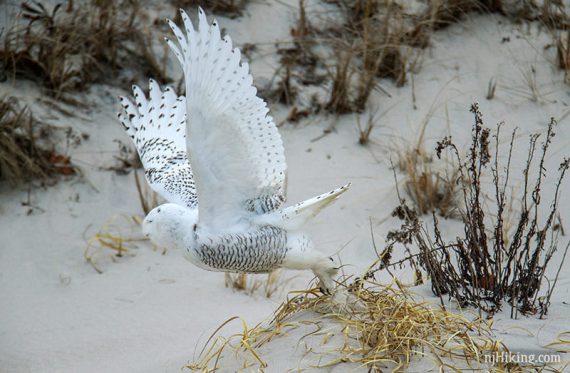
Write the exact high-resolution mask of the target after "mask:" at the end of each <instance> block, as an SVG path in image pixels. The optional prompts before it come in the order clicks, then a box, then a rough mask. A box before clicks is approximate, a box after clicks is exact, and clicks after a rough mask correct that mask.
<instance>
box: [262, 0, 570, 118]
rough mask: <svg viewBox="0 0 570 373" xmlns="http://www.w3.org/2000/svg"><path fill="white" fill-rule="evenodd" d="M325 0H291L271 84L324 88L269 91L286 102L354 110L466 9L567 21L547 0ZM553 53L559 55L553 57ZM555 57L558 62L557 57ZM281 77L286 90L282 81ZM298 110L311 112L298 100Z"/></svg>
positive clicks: (534, 95)
mask: <svg viewBox="0 0 570 373" xmlns="http://www.w3.org/2000/svg"><path fill="white" fill-rule="evenodd" d="M328 3H329V4H332V5H333V6H332V7H329V8H328V9H327V12H326V13H327V14H326V15H324V16H323V15H321V14H319V13H317V12H316V11H313V12H309V11H308V10H307V7H306V2H305V1H304V0H300V1H299V16H298V18H297V20H296V22H295V25H294V26H293V27H292V29H291V36H292V41H291V42H290V43H288V44H287V47H282V46H281V45H280V46H279V47H278V53H280V54H281V55H282V58H281V67H280V68H279V71H285V68H286V71H287V74H286V79H282V80H281V81H279V82H278V84H279V85H280V86H279V87H278V89H277V91H279V92H287V91H297V92H302V91H303V90H307V89H309V90H311V89H312V88H311V87H320V88H323V87H325V89H326V92H325V93H323V95H321V97H319V99H318V100H316V101H311V102H309V100H303V97H301V98H299V99H297V100H296V99H295V97H293V96H292V95H285V96H283V95H276V96H274V99H277V100H278V101H280V102H283V103H285V104H287V105H305V106H307V105H309V106H315V108H321V107H323V108H325V109H326V110H328V111H329V112H331V113H334V114H347V113H353V112H362V111H364V110H365V109H366V108H367V105H368V101H369V97H370V95H371V93H372V92H374V91H375V90H378V91H382V88H381V87H380V85H379V79H382V78H384V79H390V80H391V81H393V82H394V84H395V85H396V86H398V87H400V86H403V85H404V84H406V83H407V82H408V80H409V78H410V72H416V71H417V70H418V69H419V67H420V63H421V56H422V53H423V49H425V48H426V47H428V46H429V45H430V40H431V36H432V34H433V33H434V32H436V31H437V30H441V29H443V28H445V27H447V26H449V25H451V24H454V23H457V22H459V21H460V20H461V19H463V18H464V16H465V15H466V14H469V13H474V12H479V13H499V14H501V15H503V16H505V17H510V19H512V20H513V21H515V22H520V21H538V22H541V23H542V24H544V25H546V26H547V27H548V28H550V29H551V30H567V29H568V28H569V27H570V26H569V25H568V16H567V13H568V12H567V11H565V8H564V4H562V3H559V2H554V1H545V2H544V4H543V6H540V7H539V6H536V5H535V4H534V2H532V1H524V2H521V3H524V4H523V5H521V4H520V3H517V2H509V3H508V4H507V3H505V2H503V1H501V0H440V1H429V2H427V4H426V7H423V8H421V7H409V6H407V4H405V2H402V1H398V0H396V1H385V0H335V1H330V2H328ZM335 7H336V9H335ZM333 12H336V14H335V16H334V17H333V16H330V13H333ZM321 18H322V19H324V20H321ZM309 19H310V20H311V21H310V22H309ZM566 44H567V43H566ZM564 45H565V44H564V43H558V50H559V56H565V55H566V54H567V53H566V52H567V48H565V47H564ZM560 51H562V52H563V53H562V54H560ZM559 61H566V59H565V58H562V59H560V58H559ZM561 65H563V66H564V67H563V68H565V69H566V67H565V66H566V64H565V63H564V62H562V63H561ZM523 78H524V79H525V81H526V82H527V85H528V87H529V88H530V89H531V95H530V96H529V97H530V99H533V100H537V99H538V98H539V96H538V91H537V90H536V89H535V88H536V87H535V86H536V82H535V80H536V79H535V77H534V76H533V73H532V72H531V74H530V75H529V74H528V73H525V74H524V76H523ZM283 83H286V85H285V86H286V87H287V90H283V89H282V88H283ZM299 86H307V87H308V88H304V89H300V88H299ZM495 88H496V85H495V83H493V82H490V85H489V91H488V98H489V99H492V98H493V97H494V94H495ZM525 90H526V88H525ZM384 92H385V91H384ZM300 96H302V95H300ZM283 97H286V98H287V99H285V100H283ZM269 98H270V97H269ZM291 98H292V99H291ZM298 111H301V112H308V113H311V112H318V110H316V109H315V110H311V109H307V108H306V107H301V108H299V109H298Z"/></svg>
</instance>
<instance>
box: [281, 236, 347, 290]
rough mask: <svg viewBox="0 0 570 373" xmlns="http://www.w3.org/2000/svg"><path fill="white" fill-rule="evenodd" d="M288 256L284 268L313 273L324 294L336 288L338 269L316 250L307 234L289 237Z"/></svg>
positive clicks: (330, 260) (330, 259) (329, 259)
mask: <svg viewBox="0 0 570 373" xmlns="http://www.w3.org/2000/svg"><path fill="white" fill-rule="evenodd" d="M287 246H288V247H287V249H288V250H287V254H286V255H285V260H284V262H283V264H282V266H283V268H289V269H299V270H303V269H304V270H307V269H310V270H312V271H313V273H314V274H315V276H317V278H318V279H319V288H320V289H321V291H322V292H323V293H324V294H331V293H332V291H333V290H334V288H335V283H334V280H333V278H334V276H335V275H336V274H337V272H338V268H337V266H336V264H335V263H334V261H333V260H332V258H330V257H328V256H326V255H325V254H323V253H321V252H319V251H317V250H315V249H314V248H313V244H312V242H311V241H310V239H309V238H308V237H307V236H306V235H305V234H301V233H298V234H290V235H289V236H288V237H287Z"/></svg>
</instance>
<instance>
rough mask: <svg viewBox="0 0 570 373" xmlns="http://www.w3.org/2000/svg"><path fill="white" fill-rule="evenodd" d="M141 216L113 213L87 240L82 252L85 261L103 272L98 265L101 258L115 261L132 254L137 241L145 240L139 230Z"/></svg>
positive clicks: (99, 271)
mask: <svg viewBox="0 0 570 373" xmlns="http://www.w3.org/2000/svg"><path fill="white" fill-rule="evenodd" d="M141 223H142V218H141V217H140V216H138V215H132V216H127V215H114V216H112V217H111V218H110V219H109V220H108V221H106V222H105V224H104V225H103V226H102V227H101V228H100V229H99V231H98V232H97V233H96V234H95V235H93V236H92V237H91V238H90V239H89V240H88V241H87V247H86V248H85V251H84V252H83V257H84V258H85V261H87V263H89V264H90V265H91V266H92V267H93V269H95V271H97V272H98V273H103V270H102V269H101V267H100V266H99V262H100V261H101V259H110V260H111V261H113V262H116V261H117V260H119V259H120V258H122V257H125V256H129V255H133V251H132V250H133V249H134V248H136V247H137V243H139V242H143V241H146V240H147V239H146V238H145V237H143V235H142V232H141V231H140V225H141Z"/></svg>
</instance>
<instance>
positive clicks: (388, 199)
mask: <svg viewBox="0 0 570 373" xmlns="http://www.w3.org/2000/svg"><path fill="white" fill-rule="evenodd" d="M292 4H296V2H293V1H290V2H288V3H281V2H279V3H269V4H268V3H257V2H255V3H254V4H252V5H251V6H249V7H248V9H247V12H246V14H245V16H244V17H242V18H239V19H237V20H228V19H225V18H222V17H218V18H219V19H220V21H221V22H222V24H223V25H225V26H226V27H227V28H228V32H229V33H230V34H231V35H232V38H233V40H234V41H235V42H236V44H238V45H240V44H243V43H246V42H247V43H258V44H260V45H261V46H262V51H264V50H267V51H268V52H267V53H259V55H258V56H257V57H255V56H254V61H253V63H252V72H253V75H254V77H255V78H256V79H261V80H263V79H269V78H270V77H271V74H272V73H273V71H274V68H275V63H276V61H275V59H274V56H272V55H271V53H270V51H271V48H272V45H273V43H274V42H275V41H278V40H287V39H288V38H289V25H290V24H291V21H292V20H293V19H294V14H295V5H292ZM157 13H160V10H157ZM535 26H536V25H533V26H532V27H530V28H528V27H523V26H516V25H512V24H510V23H509V22H508V21H506V20H504V19H501V18H499V17H495V16H474V17H470V18H468V19H466V20H465V21H464V22H462V23H460V24H458V25H454V26H452V27H450V28H448V29H446V30H445V31H441V32H438V33H436V34H435V36H434V38H433V46H432V47H431V48H430V49H429V50H428V51H426V53H425V56H424V59H423V61H422V67H421V69H420V71H419V72H418V73H417V74H416V75H415V76H414V87H415V97H416V105H417V109H413V103H412V87H411V84H407V85H406V86H405V87H403V88H396V87H395V86H394V85H393V84H392V83H390V82H388V81H382V82H381V85H382V87H383V88H384V89H385V90H387V91H388V92H389V93H390V95H391V97H388V96H386V95H385V94H384V93H381V92H375V93H374V94H373V96H372V97H371V101H372V103H373V104H374V105H376V106H377V107H379V113H381V115H380V116H379V117H378V118H377V127H376V128H375V129H374V131H373V133H372V136H371V139H372V141H371V143H370V144H369V146H367V147H363V146H360V145H359V144H358V142H357V139H358V130H357V127H356V122H355V116H354V115H349V116H345V117H342V118H340V119H337V118H334V117H330V116H324V115H322V116H318V117H314V118H311V119H309V120H306V121H304V122H301V123H300V124H297V125H291V124H285V125H283V126H281V128H280V132H281V134H282V136H283V141H284V144H285V150H286V156H287V162H288V167H289V175H288V186H289V195H288V200H289V201H290V202H291V203H294V202H297V201H299V200H301V199H304V198H308V197H312V196H313V195H316V194H318V193H321V192H324V191H327V190H329V189H331V187H336V186H339V185H342V184H343V183H345V182H347V181H351V182H352V183H353V186H352V188H351V190H350V191H349V192H348V193H346V194H345V195H343V197H342V198H341V199H340V200H339V201H338V202H337V203H336V204H335V205H333V206H332V207H330V208H328V209H327V210H325V211H324V212H322V213H321V215H320V216H319V217H318V218H316V219H315V220H314V221H313V222H312V223H311V224H310V225H309V226H308V227H307V230H308V231H309V232H310V233H311V234H312V236H313V238H314V240H315V242H316V245H317V247H319V249H320V250H322V251H324V252H326V253H328V254H331V255H333V254H335V253H337V252H339V251H340V253H339V255H340V258H341V259H342V261H343V263H345V264H346V267H345V271H346V273H348V274H359V273H361V272H362V271H363V270H365V269H366V267H367V266H368V265H369V264H370V263H371V262H372V261H373V260H374V259H375V257H376V255H375V253H374V250H373V249H372V245H371V236H370V222H372V227H373V230H374V233H375V238H376V240H377V244H378V245H382V243H383V239H382V238H383V237H384V236H385V235H386V233H387V232H388V230H389V229H390V228H391V227H393V226H394V225H395V224H397V222H394V221H392V220H389V219H387V218H388V217H389V215H390V211H391V210H392V209H393V208H394V207H395V206H396V204H397V197H396V190H395V183H394V180H393V176H392V171H391V170H390V168H389V159H390V157H391V156H394V154H395V150H396V149H399V148H402V146H404V145H405V144H409V143H410V141H413V140H414V139H416V138H417V136H418V131H419V129H420V126H421V124H422V122H423V121H424V120H425V119H426V118H427V119H428V120H429V122H428V125H427V139H426V148H427V149H431V148H433V144H434V143H435V141H436V140H438V139H439V138H441V137H442V136H444V135H447V134H451V135H452V136H453V137H454V139H455V140H456V142H457V143H458V144H459V145H462V146H467V144H468V143H469V136H470V128H471V125H472V117H471V114H470V113H469V112H468V109H469V106H470V104H471V103H472V102H474V101H479V102H480V105H481V109H482V111H483V114H484V118H485V120H486V123H487V124H488V125H493V124H494V123H497V122H499V121H505V123H506V124H505V127H504V128H505V131H504V132H503V133H504V135H505V139H507V137H508V132H509V130H510V129H512V128H514V127H519V128H520V136H519V140H520V141H518V142H517V150H516V156H517V159H522V158H521V157H523V156H524V155H525V152H526V141H527V140H526V139H527V136H528V134H529V133H531V132H533V131H536V130H541V129H545V127H546V124H547V123H548V121H549V118H550V117H554V118H557V119H558V121H559V129H558V133H557V136H556V140H555V142H554V144H553V148H552V149H553V151H552V152H551V153H550V157H549V158H548V160H547V168H548V169H549V170H555V169H556V168H557V165H558V164H559V162H560V160H561V159H562V157H563V156H566V155H568V151H567V149H568V146H569V145H570V130H569V128H568V127H569V126H570V118H569V116H568V114H569V113H570V106H569V104H570V90H569V88H568V86H565V85H564V84H563V82H562V81H563V76H562V73H561V72H560V71H558V70H556V68H555V66H554V59H555V54H554V50H553V49H551V50H544V46H545V45H546V44H548V43H549V37H548V35H547V34H546V33H544V32H540V31H539V30H538V28H537V27H535ZM505 37H509V38H510V41H508V42H502V40H503V38H505ZM530 66H533V67H534V69H535V70H536V81H537V90H538V93H539V95H538V98H537V100H536V101H532V100H531V99H530V96H529V95H530V91H529V88H528V86H526V85H525V83H524V79H523V78H522V76H523V74H524V72H525V71H528V70H529V69H530ZM492 77H494V78H495V79H497V81H498V86H497V92H496V97H495V99H493V100H491V101H488V100H485V96H486V93H487V86H488V82H489V79H490V78H492ZM125 88H126V87H125ZM4 94H9V95H14V96H16V97H20V98H22V99H24V100H25V102H28V103H29V104H30V105H31V106H32V107H34V109H35V110H37V112H38V113H40V115H39V116H40V118H41V119H46V120H48V121H49V122H50V123H54V124H57V125H61V126H65V125H71V126H73V128H74V129H76V130H77V131H79V132H85V133H88V134H89V135H90V138H89V140H87V141H84V142H83V143H82V144H81V145H80V146H79V147H77V148H74V149H72V150H71V151H70V154H71V157H72V159H73V160H74V161H75V162H76V163H77V164H78V165H79V166H80V167H81V169H82V170H83V172H84V174H85V180H86V181H78V180H76V179H73V180H70V181H64V182H60V183H59V184H57V185H55V186H51V187H47V188H35V189H33V190H32V192H31V201H32V204H33V205H34V206H37V208H34V209H32V210H31V213H30V214H29V211H30V208H29V207H27V206H23V205H22V202H23V201H25V200H27V198H28V194H27V191H26V190H23V189H17V190H9V188H7V187H3V189H2V194H0V237H2V243H0V304H1V306H0V371H2V372H38V371H42V372H129V371H137V372H173V371H179V370H180V368H181V367H182V366H183V365H184V364H186V363H187V362H188V361H190V360H192V357H193V354H194V353H195V350H196V349H197V348H198V347H201V346H202V344H203V343H204V342H205V340H206V339H207V338H208V337H209V335H210V334H211V333H212V331H213V330H214V329H215V328H216V327H217V326H218V325H219V324H220V323H222V322H223V321H225V320H226V319H228V318H230V317H232V316H235V315H237V316H240V317H242V318H244V319H245V320H246V321H247V322H250V323H257V322H259V321H261V320H264V319H266V318H267V317H269V316H270V315H271V314H272V312H273V311H274V310H275V308H276V307H277V306H278V305H279V304H280V303H281V301H282V300H283V299H284V295H283V292H281V293H278V294H275V295H274V296H273V297H272V298H270V299H267V298H265V297H263V296H262V295H261V294H257V295H255V296H253V297H251V296H248V295H245V294H243V293H241V292H236V291H233V290H231V289H228V288H226V287H225V286H224V279H223V275H221V274H219V273H210V272H205V271H202V270H200V269H198V268H196V267H194V266H192V265H190V264H189V263H188V262H186V261H185V260H184V259H183V257H182V255H181V254H180V253H177V252H170V251H169V252H167V253H166V254H164V255H163V253H162V252H161V251H158V250H155V249H153V248H152V247H151V246H150V244H148V243H146V242H144V243H141V244H138V245H137V246H138V247H137V248H134V249H131V250H130V251H129V254H130V255H127V256H126V257H123V258H120V259H119V260H116V261H111V260H110V259H109V256H103V257H101V258H100V260H99V262H98V264H99V267H100V268H101V270H102V271H103V273H102V274H99V273H97V272H96V271H95V270H94V269H93V268H92V267H91V266H90V265H89V264H87V263H86V262H85V260H84V257H83V254H84V250H85V248H86V245H87V240H88V239H89V238H90V237H92V236H93V235H94V234H95V233H96V231H97V230H98V229H99V227H101V226H103V225H104V224H105V222H107V221H108V220H109V219H110V218H112V217H113V216H116V215H120V214H125V215H133V214H140V213H141V210H140V207H139V202H138V196H137V193H136V189H135V185H134V180H133V176H132V174H131V175H127V176H121V175H117V174H115V173H113V172H110V171H106V170H103V169H102V167H106V166H109V165H112V164H113V162H114V161H113V156H114V155H116V149H117V146H116V144H115V143H114V142H113V140H114V139H120V140H121V141H123V142H125V143H127V141H128V138H127V136H126V134H125V133H123V130H122V128H121V126H120V125H119V123H118V122H117V121H116V120H115V112H116V111H117V109H118V103H117V101H116V97H117V95H119V94H124V91H121V90H119V89H117V88H110V87H106V86H97V87H94V88H93V89H92V90H91V92H89V93H88V94H87V96H86V97H87V99H88V102H90V109H88V110H78V111H77V117H65V116H62V115H61V114H59V113H57V112H54V111H52V110H50V109H47V108H45V107H44V106H42V105H41V104H39V103H38V101H37V98H38V97H40V96H42V93H41V91H39V90H38V89H37V88H36V87H35V86H34V85H33V84H32V83H29V82H16V83H15V84H12V83H10V82H5V83H0V95H4ZM387 108H390V110H389V111H387V112H385V111H386V109H387ZM286 114H287V108H284V107H274V108H273V115H274V117H275V118H276V121H277V122H278V123H279V122H281V121H283V119H284V118H285V116H286ZM367 115H368V114H367V113H364V114H363V115H362V118H363V120H364V119H365V118H366V117H367ZM330 128H332V129H333V131H332V132H331V133H330V134H328V135H326V136H324V137H322V138H320V139H318V140H316V139H317V138H319V137H320V136H321V135H322V134H323V130H325V129H330ZM551 188H552V185H547V186H546V189H551ZM565 188H566V189H567V188H568V183H566V184H565ZM569 207H570V197H569V196H568V195H563V196H562V201H561V209H560V210H561V213H562V214H563V219H564V215H565V214H566V213H567V211H568V210H569ZM566 221H568V217H566ZM442 225H443V227H444V232H446V231H449V232H453V231H454V230H456V229H458V223H457V222H453V221H444V222H443V223H442ZM401 255H402V253H396V257H398V256H401ZM557 260H558V261H559V260H560V257H557ZM556 264H557V263H554V266H553V267H557V265H556ZM568 268H569V266H568V265H565V267H564V268H563V270H562V272H563V273H562V275H561V276H560V279H559V282H558V290H557V291H556V292H555V294H554V297H553V299H552V307H551V312H550V314H549V315H548V318H547V319H546V320H538V319H536V317H529V318H525V317H521V318H520V319H519V320H511V319H510V318H509V317H508V313H506V312H505V313H502V314H499V315H497V316H496V317H495V320H496V322H495V325H494V330H495V332H496V334H497V336H498V337H499V338H501V339H503V340H504V341H505V342H506V343H507V344H508V345H509V346H512V348H513V349H514V350H520V351H526V350H529V351H537V350H538V349H540V348H541V346H543V345H544V344H546V343H549V342H551V341H553V340H554V339H555V338H556V336H557V334H558V333H560V332H563V331H566V330H569V329H570V305H569V304H570V294H569V290H568V289H569V287H570V286H569V285H570V270H568ZM553 269H555V268H553ZM398 274H399V275H400V276H401V278H402V279H403V281H404V282H406V281H408V282H409V281H410V280H411V274H410V272H409V271H408V270H406V269H404V270H402V271H400V272H398ZM283 276H284V278H290V277H293V276H294V279H293V280H292V281H291V282H289V283H288V284H287V285H285V287H284V289H283V291H286V290H288V289H293V288H304V287H305V286H307V285H308V283H309V281H310V280H311V278H312V276H311V275H310V274H309V273H296V272H286V273H285V274H284V275H283ZM380 280H381V281H389V276H388V275H387V274H383V275H382V276H380ZM415 291H416V292H417V293H418V294H420V295H421V296H423V297H425V298H426V299H433V301H434V302H436V299H435V298H433V296H432V295H431V293H430V291H429V288H428V286H423V287H420V288H417V289H415ZM229 331H231V327H230V329H229ZM291 338H292V339H291V340H290V341H293V340H294V338H295V336H294V335H293V336H291ZM287 341H289V340H287V339H285V342H282V343H284V344H285V345H286V344H287V343H288V342H287ZM290 343H293V344H294V343H295V342H290ZM266 353H267V354H268V356H269V357H268V359H269V360H268V361H271V362H273V365H271V366H270V368H269V369H268V371H275V372H279V371H283V370H284V369H283V368H285V365H287V363H288V359H289V358H290V357H289V356H288V355H287V356H285V355H286V354H283V353H281V350H280V349H279V348H277V347H275V349H273V350H270V351H266ZM287 367H289V368H291V367H293V368H294V367H296V365H295V364H293V365H287ZM422 369H423V368H422Z"/></svg>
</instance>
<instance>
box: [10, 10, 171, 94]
mask: <svg viewBox="0 0 570 373" xmlns="http://www.w3.org/2000/svg"><path fill="white" fill-rule="evenodd" d="M139 11H140V7H139V4H138V2H137V1H126V0H125V1H118V2H116V1H109V0H104V1H99V0H91V1H87V2H86V3H82V4H81V5H77V4H74V2H73V1H68V2H67V3H66V6H64V5H63V4H62V3H60V4H57V5H56V6H54V7H53V9H51V10H48V8H46V6H45V5H43V4H42V3H40V2H33V3H23V4H22V6H21V13H20V14H19V16H18V17H16V21H15V23H14V25H13V26H12V27H10V28H8V29H6V31H5V32H4V38H3V43H2V45H1V46H0V63H1V64H2V65H3V66H4V70H5V71H6V73H7V75H8V76H9V77H11V78H13V79H14V78H25V79H31V80H37V81H39V83H41V84H42V85H43V87H45V89H46V91H47V92H48V93H50V94H51V95H52V96H55V97H57V98H62V97H63V94H64V93H65V92H69V91H79V90H84V89H85V88H87V87H89V86H90V85H91V84H92V83H95V82H107V83H112V82H113V81H115V80H116V79H117V77H118V76H119V73H121V72H124V71H125V70H126V68H127V67H136V68H135V69H133V70H134V71H135V70H136V71H138V72H140V73H141V74H142V75H145V76H146V75H153V76H155V77H156V78H157V79H158V80H160V81H163V82H165V81H167V80H168V78H167V77H166V74H165V71H164V67H163V64H162V62H160V61H159V60H157V58H156V57H155V53H153V51H152V50H151V49H150V45H151V44H152V43H151V42H152V40H151V37H150V35H149V34H148V32H147V31H146V30H144V29H143V28H142V26H140V25H139V24H138V22H137V20H138V18H139ZM133 63H134V64H136V65H132V64H133ZM126 79H127V80H131V81H132V80H136V79H134V78H133V77H128V78H126Z"/></svg>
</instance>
